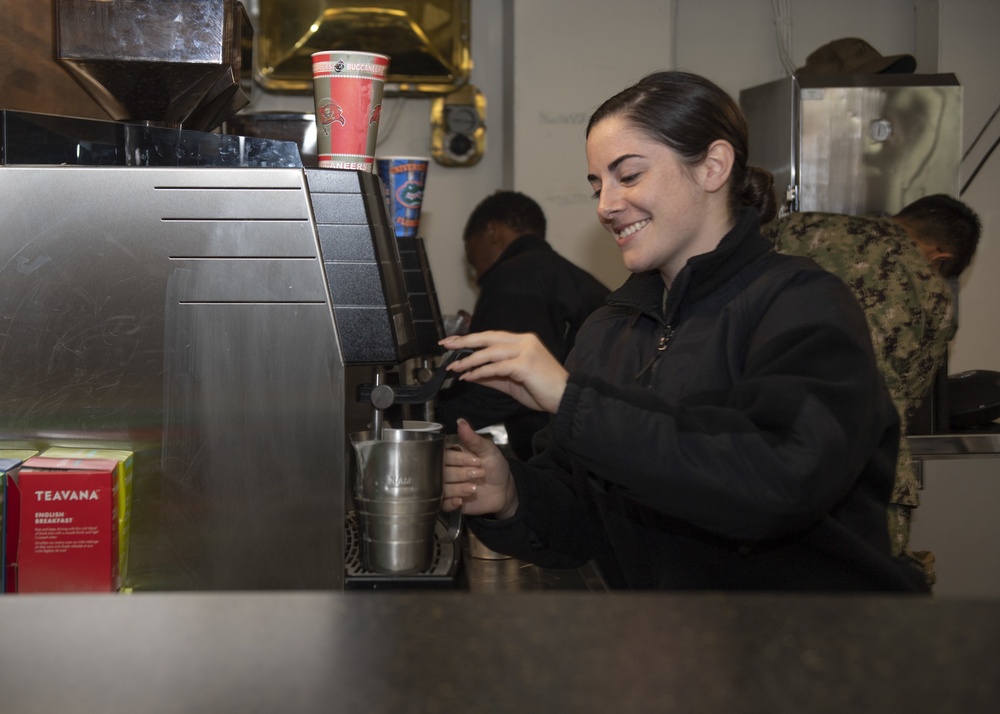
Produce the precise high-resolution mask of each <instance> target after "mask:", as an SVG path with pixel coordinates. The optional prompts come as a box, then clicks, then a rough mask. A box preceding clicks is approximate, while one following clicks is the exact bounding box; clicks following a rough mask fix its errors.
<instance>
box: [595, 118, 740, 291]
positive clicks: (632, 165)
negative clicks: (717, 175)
mask: <svg viewBox="0 0 1000 714" xmlns="http://www.w3.org/2000/svg"><path fill="white" fill-rule="evenodd" d="M704 165H705V162H702V163H701V164H698V165H696V166H689V165H687V164H684V163H683V162H682V161H681V160H680V158H679V157H678V155H677V154H676V152H674V150H673V149H671V148H670V147H668V146H666V145H665V144H663V143H661V142H659V141H656V140H654V139H652V138H650V137H649V136H648V135H647V134H646V133H644V132H642V131H640V130H639V129H637V128H636V127H635V126H634V125H633V124H632V123H631V122H629V121H627V120H625V119H623V118H622V117H620V116H611V117H608V118H607V119H604V120H603V121H601V122H600V123H599V124H596V125H595V126H594V127H592V128H591V130H590V136H589V137H587V167H588V171H589V175H588V177H587V179H588V181H590V185H591V187H592V188H593V189H594V196H595V198H596V199H597V218H598V220H599V221H600V222H601V225H603V226H604V227H605V228H607V229H608V231H609V232H610V233H611V235H613V236H614V238H615V242H616V243H618V247H619V249H620V250H621V252H622V259H623V260H624V262H625V267H626V268H627V269H628V270H629V271H630V272H633V273H640V272H645V271H648V270H656V271H659V273H660V274H661V275H662V276H663V279H664V281H665V282H666V284H667V285H670V283H671V282H673V279H674V277H675V276H676V275H677V273H678V272H679V271H680V269H681V268H682V267H684V264H685V263H687V261H688V259H689V258H691V257H693V256H695V255H700V254H702V253H708V252H710V251H712V250H713V249H714V248H715V247H716V246H717V245H718V244H719V241H720V240H721V239H722V236H723V235H725V233H726V231H727V230H728V229H729V216H728V211H727V210H725V209H724V208H721V207H720V203H719V198H720V196H719V195H718V191H717V190H716V191H710V190H708V189H707V188H706V185H705V175H706V171H705V168H704ZM722 198H723V201H724V198H725V197H724V196H723V197H722ZM722 206H724V203H723V204H722ZM720 214H721V215H720ZM720 231H721V232H720Z"/></svg>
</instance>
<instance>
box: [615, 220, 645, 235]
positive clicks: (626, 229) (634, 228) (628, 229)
mask: <svg viewBox="0 0 1000 714" xmlns="http://www.w3.org/2000/svg"><path fill="white" fill-rule="evenodd" d="M648 223H649V219H648V218H647V219H646V220H644V221H639V222H638V223H633V224H631V225H629V226H625V227H624V228H622V229H621V231H619V232H618V238H628V237H629V236H630V235H632V234H633V233H635V232H636V231H637V230H639V229H640V228H645V227H646V225H647V224H648Z"/></svg>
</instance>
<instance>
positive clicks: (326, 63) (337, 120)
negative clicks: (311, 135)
mask: <svg viewBox="0 0 1000 714" xmlns="http://www.w3.org/2000/svg"><path fill="white" fill-rule="evenodd" d="M312 69H313V98H314V100H315V104H316V148H317V153H318V154H319V166H320V168H325V169H352V170H355V171H368V172H371V170H372V165H373V163H374V161H375V140H376V139H377V138H378V124H379V119H380V117H381V114H382V90H383V88H384V86H385V77H386V74H387V73H388V71H389V58H388V57H386V56H385V55H377V54H373V53H371V52H355V51H353V50H330V51H327V52H316V53H315V54H313V55H312Z"/></svg>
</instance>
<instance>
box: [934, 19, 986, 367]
mask: <svg viewBox="0 0 1000 714" xmlns="http://www.w3.org/2000/svg"><path fill="white" fill-rule="evenodd" d="M933 4H934V5H937V6H938V10H939V17H938V24H939V32H938V38H939V40H938V41H939V44H938V62H939V64H940V67H941V71H948V72H954V73H955V74H956V75H957V76H958V79H959V82H961V84H962V86H963V99H964V101H963V117H962V118H963V129H962V132H963V140H962V146H963V149H964V150H965V151H969V149H970V147H971V146H972V144H973V142H974V141H975V139H976V136H977V135H978V134H979V133H980V131H982V129H983V128H984V126H987V122H988V121H989V119H990V115H991V114H992V113H993V112H994V111H996V109H997V107H998V105H1000V38H998V32H1000V1H998V0H943V1H941V2H937V3H933ZM998 138H1000V117H997V118H995V119H993V121H992V123H991V124H989V126H988V129H987V131H986V132H985V133H984V134H983V136H982V138H981V139H980V140H979V142H978V143H977V144H976V146H975V147H972V151H971V152H970V153H969V159H968V160H966V161H963V162H962V171H961V183H962V185H963V186H964V185H965V184H966V183H967V182H968V180H969V178H970V177H971V174H972V172H973V170H974V169H975V167H976V165H977V164H978V163H979V162H980V160H981V159H982V158H983V156H984V155H985V152H986V150H987V149H988V148H989V145H990V144H991V143H992V142H994V141H997V139H998ZM998 195H1000V150H998V151H996V152H995V153H994V154H993V155H992V156H991V157H990V159H989V160H988V161H987V162H986V163H985V164H984V165H983V168H982V170H981V171H980V172H979V173H978V174H977V175H976V176H975V178H974V179H973V180H972V183H971V184H969V187H968V189H967V190H966V192H965V193H963V194H962V200H963V201H965V202H966V203H968V204H969V205H970V206H972V207H973V208H974V209H975V210H976V212H977V213H978V214H979V218H980V220H981V221H982V222H983V237H982V240H981V242H980V245H979V249H978V250H977V251H976V257H975V259H974V260H973V261H972V265H971V266H970V267H969V269H968V270H967V271H966V272H965V274H963V275H962V280H961V287H960V292H959V295H960V301H959V331H958V335H957V336H956V337H955V340H954V342H952V346H951V353H950V356H949V362H948V366H949V370H950V371H951V372H960V371H963V370H967V369H994V370H998V371H1000V325H998V324H997V303H998V298H1000V287H998V281H997V277H996V276H997V275H998V274H1000V205H998V201H997V196H998Z"/></svg>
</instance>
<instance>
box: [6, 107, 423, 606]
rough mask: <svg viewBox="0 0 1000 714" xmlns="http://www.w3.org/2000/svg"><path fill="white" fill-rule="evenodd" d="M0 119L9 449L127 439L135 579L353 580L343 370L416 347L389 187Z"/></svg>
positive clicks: (55, 122)
mask: <svg viewBox="0 0 1000 714" xmlns="http://www.w3.org/2000/svg"><path fill="white" fill-rule="evenodd" d="M0 117H2V128H3V141H2V147H3V148H2V164H3V165H2V166H0V195H2V196H3V200H2V202H0V225H2V226H3V228H2V239H0V324H2V326H3V329H2V334H0V439H2V440H3V442H4V443H6V444H8V445H19V446H29V447H33V448H44V447H46V446H49V445H94V446H103V447H115V448H128V449H129V450H132V451H134V452H135V454H136V459H135V482H134V485H133V496H132V526H131V527H132V535H131V547H130V558H129V577H128V581H127V582H125V583H124V585H125V586H126V587H132V588H135V589H155V590H165V589H166V590H169V589H199V590H201V589H209V590H228V589H309V588H320V589H329V588H332V589H339V588H342V587H343V585H344V549H345V543H344V526H345V524H344V512H345V502H344V484H345V480H346V475H345V474H346V469H347V458H346V453H347V448H348V447H347V445H346V443H345V424H344V416H343V415H344V403H345V400H347V399H350V398H352V397H351V396H349V395H347V394H345V384H344V365H345V361H346V360H349V361H352V362H354V363H385V364H396V363H398V362H400V361H402V360H403V359H406V358H407V357H410V356H411V355H412V353H413V345H414V344H415V340H414V333H413V326H412V317H411V314H410V311H409V306H408V304H407V303H406V300H405V291H404V290H403V288H402V287H401V286H402V284H403V281H402V272H401V269H400V266H399V257H398V253H397V252H396V249H395V245H394V243H393V241H392V229H391V226H390V224H389V222H388V218H387V216H386V214H385V206H384V202H383V199H382V193H381V186H380V184H379V183H378V180H377V178H376V177H374V176H372V175H370V174H366V173H363V172H344V171H330V170H320V169H303V168H302V167H301V164H300V161H299V158H298V152H297V149H296V148H295V145H294V144H291V143H289V142H271V141H267V140H262V139H245V138H242V137H232V136H224V135H218V134H207V133H201V132H189V131H180V130H170V129H163V128H157V127H150V126H144V125H133V124H122V123H116V122H98V121H90V120H78V119H68V118H63V117H52V116H44V115H30V114H23V113H19V112H2V113H0ZM137 157H138V163H139V164H140V165H135V164H136V159H137ZM296 164H298V165H296Z"/></svg>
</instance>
